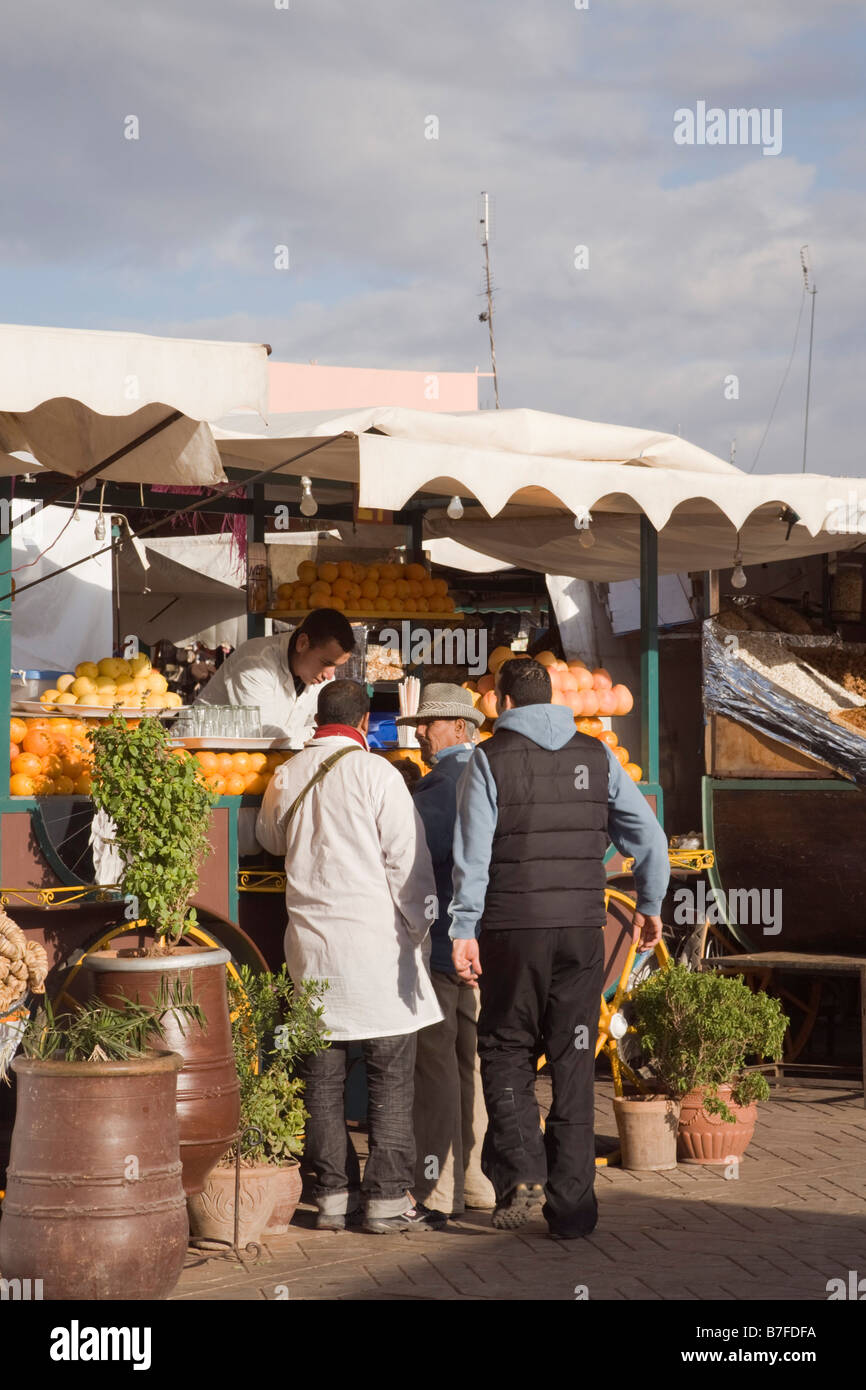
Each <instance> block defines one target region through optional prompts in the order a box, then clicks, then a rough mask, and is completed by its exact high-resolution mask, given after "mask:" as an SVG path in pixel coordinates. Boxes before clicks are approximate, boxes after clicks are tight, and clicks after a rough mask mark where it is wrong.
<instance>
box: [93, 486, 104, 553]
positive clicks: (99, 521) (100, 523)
mask: <svg viewBox="0 0 866 1390" xmlns="http://www.w3.org/2000/svg"><path fill="white" fill-rule="evenodd" d="M93 481H94V482H95V481H96V479H94V480H93ZM104 501H105V483H103V484H102V487H101V488H100V490H99V515H98V516H97V518H96V525H95V526H94V528H93V535H94V538H95V539H96V540H98V541H104V540H105V517H104V516H103V515H102V504H103V502H104Z"/></svg>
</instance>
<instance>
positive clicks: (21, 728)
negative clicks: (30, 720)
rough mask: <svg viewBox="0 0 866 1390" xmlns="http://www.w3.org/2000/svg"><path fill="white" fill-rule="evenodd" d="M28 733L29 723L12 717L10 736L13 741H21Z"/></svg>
mask: <svg viewBox="0 0 866 1390" xmlns="http://www.w3.org/2000/svg"><path fill="white" fill-rule="evenodd" d="M26 733H27V725H26V724H25V723H24V720H23V719H10V721H9V737H10V739H11V740H12V742H13V743H20V742H21V741H22V739H23V738H24V735H25V734H26Z"/></svg>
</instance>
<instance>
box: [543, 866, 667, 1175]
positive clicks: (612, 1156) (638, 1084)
mask: <svg viewBox="0 0 866 1390" xmlns="http://www.w3.org/2000/svg"><path fill="white" fill-rule="evenodd" d="M693 852H694V851H691V850H686V851H684V853H693ZM611 898H613V899H614V901H615V902H618V903H622V904H623V906H624V907H628V908H630V909H631V911H632V912H634V911H635V909H636V908H637V902H636V900H635V899H634V898H631V897H629V896H628V894H627V893H621V892H620V890H619V889H618V888H605V890H604V905H605V907H607V906H608V904H609V902H610V900H611ZM636 956H637V942H635V941H633V942H632V944H631V945H630V946H629V949H628V955H627V956H626V958H625V961H624V962H623V967H622V970H621V971H620V976H619V982H618V984H617V987H616V989H615V991H614V995H613V998H612V999H611V1001H610V1003H608V1002H607V1000H606V999H605V997H604V994H602V996H601V1008H600V1011H599V1019H598V1035H597V1037H596V1040H595V1055H596V1057H598V1055H599V1053H600V1052H603V1053H604V1054H605V1056H606V1057H607V1059H608V1061H609V1062H610V1070H611V1075H612V1076H613V1090H614V1095H617V1096H621V1095H622V1093H623V1085H622V1079H623V1075H625V1077H626V1079H627V1081H629V1082H630V1084H631V1085H632V1086H634V1087H635V1089H636V1090H638V1091H646V1090H647V1089H648V1087H647V1084H646V1082H645V1081H644V1079H643V1077H641V1076H638V1075H637V1072H634V1071H632V1069H631V1067H630V1066H629V1065H628V1063H627V1062H624V1061H623V1059H622V1057H620V1055H619V1048H618V1047H617V1040H616V1038H614V1037H612V1036H611V1032H610V1024H611V1020H612V1018H613V1016H614V1014H615V1013H617V1012H618V1011H619V1009H620V1008H621V1007H622V1005H623V1004H625V1003H628V1001H629V999H630V998H631V990H630V989H629V987H628V981H629V976H630V975H631V972H632V970H633V969H634V962H635V957H636ZM655 956H656V960H657V961H658V963H659V966H660V967H661V969H662V970H668V969H669V968H670V964H671V955H670V951H669V950H668V948H667V946H666V945H665V943H664V942H663V941H660V942H659V944H658V945H657V946H656V947H655ZM628 1031H629V1033H633V1032H634V1031H635V1029H634V1028H633V1027H631V1026H630V1027H629V1029H628ZM546 1061H547V1058H546V1057H544V1056H541V1057H539V1059H538V1070H539V1071H541V1068H542V1067H543V1066H544V1065H545V1063H546ZM542 1128H543V1125H542ZM619 1160H620V1151H619V1149H614V1151H613V1153H609V1154H605V1155H603V1156H600V1157H598V1158H596V1160H595V1166H596V1168H608V1167H611V1166H612V1165H613V1164H616V1163H618V1162H619Z"/></svg>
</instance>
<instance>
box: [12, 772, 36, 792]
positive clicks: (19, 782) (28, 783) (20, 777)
mask: <svg viewBox="0 0 866 1390" xmlns="http://www.w3.org/2000/svg"><path fill="white" fill-rule="evenodd" d="M9 791H10V792H11V794H12V795H13V796H35V795H36V783H35V782H34V780H33V778H32V777H25V775H24V773H23V772H16V773H15V775H14V776H13V777H10V778H9Z"/></svg>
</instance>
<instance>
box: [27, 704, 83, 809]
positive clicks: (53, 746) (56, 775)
mask: <svg viewBox="0 0 866 1390" xmlns="http://www.w3.org/2000/svg"><path fill="white" fill-rule="evenodd" d="M94 723H95V721H87V720H84V719H18V718H13V719H12V720H11V721H10V725H9V767H10V777H9V791H10V793H11V795H12V796H72V795H73V793H75V794H77V795H79V796H89V795H90V774H91V769H92V766H93V750H92V749H91V746H90V740H89V737H88V729H89V728H91V727H93V724H94Z"/></svg>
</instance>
